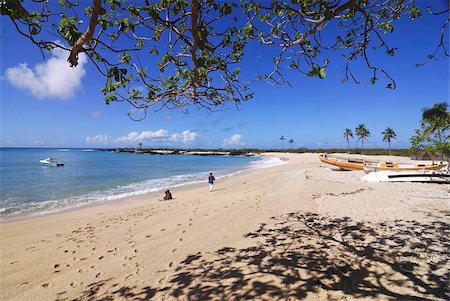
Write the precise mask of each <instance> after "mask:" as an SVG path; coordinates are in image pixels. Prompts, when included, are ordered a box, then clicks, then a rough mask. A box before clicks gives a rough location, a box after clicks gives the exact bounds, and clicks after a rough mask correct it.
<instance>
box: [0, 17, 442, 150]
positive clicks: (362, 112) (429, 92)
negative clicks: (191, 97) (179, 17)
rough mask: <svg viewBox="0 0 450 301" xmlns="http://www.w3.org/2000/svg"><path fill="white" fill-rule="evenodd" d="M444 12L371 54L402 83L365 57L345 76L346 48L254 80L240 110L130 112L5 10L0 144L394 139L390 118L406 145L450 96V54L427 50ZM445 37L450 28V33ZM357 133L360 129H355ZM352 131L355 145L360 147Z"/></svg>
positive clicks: (264, 144) (85, 69)
mask: <svg viewBox="0 0 450 301" xmlns="http://www.w3.org/2000/svg"><path fill="white" fill-rule="evenodd" d="M445 18H446V15H443V16H440V17H430V16H427V15H426V14H424V16H423V17H422V18H421V19H420V20H416V21H414V22H411V21H409V20H408V19H405V20H400V21H398V22H396V23H395V32H394V34H393V35H391V36H389V37H387V39H388V41H389V43H390V46H391V47H398V50H397V52H396V55H395V56H394V57H389V56H387V55H385V54H384V53H383V52H382V51H378V52H376V55H375V56H372V57H373V59H374V62H376V63H377V64H378V65H379V66H382V67H383V68H384V69H386V70H387V71H388V72H389V73H390V75H391V76H392V77H394V78H395V81H396V84H397V88H396V89H395V90H389V89H385V85H386V83H385V81H383V80H380V83H378V84H375V85H371V84H370V83H369V80H370V77H371V72H370V71H369V70H368V69H367V67H366V66H365V65H364V64H363V63H362V62H358V63H356V64H355V65H354V67H353V71H354V73H355V74H356V75H357V77H358V79H361V81H362V83H360V84H355V83H353V82H350V81H349V82H347V83H342V82H341V79H342V78H343V71H344V69H343V65H342V59H341V58H340V54H339V53H335V54H332V55H331V57H330V61H331V63H330V67H329V68H328V70H327V76H326V78H325V79H319V78H309V77H306V76H305V75H303V74H301V73H292V72H288V73H287V75H288V78H289V81H290V83H291V86H288V85H281V86H280V85H278V86H271V85H269V84H267V83H264V82H258V83H256V84H254V85H253V86H252V90H253V91H254V98H253V99H252V100H250V101H248V102H244V103H242V104H241V105H240V106H239V109H238V110H230V109H227V110H224V111H220V112H215V113H208V112H205V111H200V110H190V111H189V114H185V113H183V112H181V111H169V110H166V111H164V110H163V111H159V112H149V114H148V116H147V118H146V119H144V120H143V121H139V122H136V121H133V120H131V119H130V118H129V117H128V116H127V113H128V111H129V110H130V106H129V105H127V104H126V103H112V104H110V105H106V104H105V102H104V97H103V95H102V93H101V92H100V89H101V88H102V87H103V85H104V82H105V79H104V78H102V77H100V76H99V74H98V73H97V72H96V70H95V67H94V66H93V65H92V63H91V62H89V61H88V60H87V59H86V58H85V57H80V62H79V65H78V67H77V68H69V66H68V63H67V62H66V60H67V56H68V54H67V53H65V52H64V51H62V50H57V51H53V52H52V53H51V54H49V55H47V56H46V58H45V59H44V58H43V57H42V55H41V53H40V51H39V50H38V49H37V47H35V46H34V45H32V44H31V43H30V42H29V41H28V40H26V39H25V38H24V37H22V36H20V35H19V34H18V33H17V32H16V31H15V30H14V28H13V26H12V24H11V22H10V21H9V20H8V19H7V18H5V17H3V16H2V17H1V19H0V20H1V35H0V41H1V46H0V51H1V62H0V85H1V86H0V88H1V89H0V98H1V107H0V110H1V131H0V147H56V148H69V147H80V148H105V147H138V145H139V143H142V146H143V147H149V148H230V149H233V148H267V149H270V148H282V147H283V145H282V142H281V141H280V139H279V138H280V137H281V136H284V137H285V138H286V140H285V142H284V147H285V148H290V147H291V145H289V144H288V143H287V141H288V140H289V139H293V140H294V143H293V144H292V147H293V148H301V147H306V148H346V147H347V142H346V140H345V139H344V138H343V132H344V130H345V129H346V128H350V129H352V130H353V132H354V131H355V128H356V127H357V126H358V125H359V124H361V123H363V124H365V125H366V127H367V128H368V129H369V131H370V132H371V137H369V138H368V140H367V141H365V147H366V148H378V147H383V148H386V147H387V143H386V142H383V141H382V138H383V136H382V132H383V130H384V129H386V128H387V127H391V128H392V129H394V131H395V132H396V134H397V139H396V140H393V141H392V142H391V147H392V148H408V147H409V146H410V143H409V138H410V137H411V136H412V135H414V129H417V128H419V127H420V118H421V109H422V108H424V107H431V106H433V104H434V103H438V102H448V101H449V60H448V58H444V59H443V60H441V61H431V62H429V63H428V64H426V65H425V66H423V67H420V68H416V66H415V64H417V63H422V62H424V61H425V60H426V56H427V55H428V54H429V53H432V52H433V51H434V49H435V47H436V45H437V44H438V42H439V37H440V30H441V27H442V24H443V23H444V22H445ZM447 45H448V35H447ZM264 55H265V53H263V52H261V53H260V54H258V50H255V51H252V52H250V53H248V55H246V56H244V63H243V65H242V67H241V69H242V70H243V72H244V73H246V74H250V73H257V72H259V70H260V69H261V66H262V64H267V61H264V60H263V58H262V57H263V56H264ZM355 138H356V137H355ZM360 145H361V144H360V141H358V140H356V139H351V140H350V147H360Z"/></svg>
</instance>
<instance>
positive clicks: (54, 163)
mask: <svg viewBox="0 0 450 301" xmlns="http://www.w3.org/2000/svg"><path fill="white" fill-rule="evenodd" d="M39 162H41V163H42V164H45V165H48V166H55V167H58V166H64V163H62V162H58V161H56V159H55V158H46V159H44V160H39Z"/></svg>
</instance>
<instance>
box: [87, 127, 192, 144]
mask: <svg viewBox="0 0 450 301" xmlns="http://www.w3.org/2000/svg"><path fill="white" fill-rule="evenodd" d="M197 136H198V135H197V133H196V132H191V131H189V130H186V131H183V132H181V133H173V134H169V132H168V131H167V130H164V129H160V130H157V131H143V132H141V133H138V132H130V133H128V135H126V136H121V137H118V138H113V137H110V136H107V135H97V136H94V137H86V142H87V143H91V144H106V143H110V144H111V143H119V144H127V145H134V144H137V143H141V142H146V143H151V142H160V143H161V142H165V143H168V144H173V143H176V142H182V143H184V144H190V143H193V142H195V141H196V140H197Z"/></svg>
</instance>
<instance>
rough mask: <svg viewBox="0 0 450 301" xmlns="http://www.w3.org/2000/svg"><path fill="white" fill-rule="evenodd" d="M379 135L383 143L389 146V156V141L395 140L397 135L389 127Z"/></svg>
mask: <svg viewBox="0 0 450 301" xmlns="http://www.w3.org/2000/svg"><path fill="white" fill-rule="evenodd" d="M381 134H382V135H383V141H387V143H388V145H389V155H391V139H397V134H396V133H395V132H394V130H393V129H391V128H390V127H387V128H386V129H385V130H384V131H383V132H382V133H381Z"/></svg>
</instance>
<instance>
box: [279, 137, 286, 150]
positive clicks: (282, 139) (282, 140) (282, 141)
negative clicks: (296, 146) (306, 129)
mask: <svg viewBox="0 0 450 301" xmlns="http://www.w3.org/2000/svg"><path fill="white" fill-rule="evenodd" d="M280 140H281V143H283V149H284V140H286V138H284V136H283V135H282V136H281V137H280Z"/></svg>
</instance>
